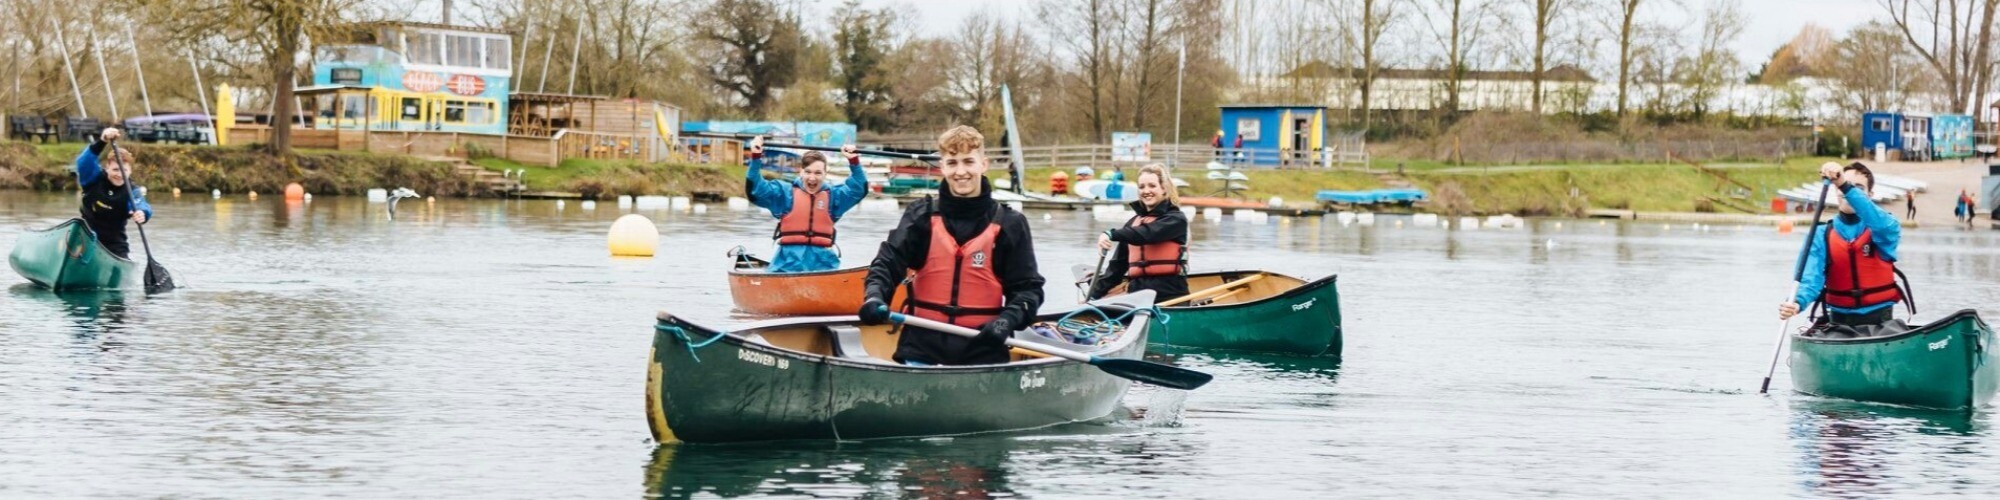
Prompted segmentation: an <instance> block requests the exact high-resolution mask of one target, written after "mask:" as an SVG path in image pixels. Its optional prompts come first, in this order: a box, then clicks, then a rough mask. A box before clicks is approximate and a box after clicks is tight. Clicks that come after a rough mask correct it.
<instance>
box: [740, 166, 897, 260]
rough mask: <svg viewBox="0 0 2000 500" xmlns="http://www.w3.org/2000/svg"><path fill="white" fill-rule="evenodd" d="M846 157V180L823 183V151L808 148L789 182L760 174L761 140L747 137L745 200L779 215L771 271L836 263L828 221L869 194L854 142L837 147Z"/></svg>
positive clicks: (773, 235)
mask: <svg viewBox="0 0 2000 500" xmlns="http://www.w3.org/2000/svg"><path fill="white" fill-rule="evenodd" d="M840 152H841V155H843V156H845V157H847V182H843V183H841V184H840V185H838V186H827V185H826V155H824V154H820V152H818V151H811V152H807V153H806V154H805V155H803V156H801V157H800V158H799V178H798V179H797V180H793V181H790V182H786V181H784V180H767V179H765V178H764V172H763V170H764V138H763V137H757V138H755V139H751V140H750V157H749V160H748V161H746V162H745V163H746V164H748V166H749V170H748V171H747V173H746V175H745V177H744V179H743V192H744V194H745V195H746V196H749V197H750V203H753V204H755V205H757V206H758V207H762V208H764V209H767V210H770V211H771V216H772V217H776V218H777V219H778V228H777V230H775V231H773V232H772V235H771V237H772V239H775V240H777V241H778V253H777V255H773V256H771V267H770V268H768V269H767V270H768V271H770V272H774V273H803V272H812V271H825V270H829V269H834V268H838V267H840V254H837V253H834V251H833V244H834V230H833V224H834V223H835V222H837V221H839V220H840V217H841V216H842V215H845V214H846V213H847V211H848V210H850V209H853V208H854V206H855V205H857V204H860V203H861V198H863V197H866V196H868V174H867V173H866V172H863V171H862V170H861V156H860V155H858V154H855V153H854V145H852V144H849V145H846V146H842V147H841V148H840Z"/></svg>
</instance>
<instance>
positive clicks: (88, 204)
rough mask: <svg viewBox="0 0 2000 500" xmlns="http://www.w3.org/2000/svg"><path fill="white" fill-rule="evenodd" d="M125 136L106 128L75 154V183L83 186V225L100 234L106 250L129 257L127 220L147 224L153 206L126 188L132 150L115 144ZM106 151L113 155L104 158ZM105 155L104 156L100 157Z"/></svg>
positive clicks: (114, 129)
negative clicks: (81, 150)
mask: <svg viewBox="0 0 2000 500" xmlns="http://www.w3.org/2000/svg"><path fill="white" fill-rule="evenodd" d="M121 137H124V134H123V133H121V132H119V131H118V129H117V128H115V127H114V128H107V129H104V133H103V134H101V135H100V136H99V140H98V141H97V142H93V143H91V144H90V146H88V147H85V148H83V152H81V153H77V155H76V183H77V184H79V185H81V186H83V208H82V210H81V211H82V212H83V223H84V225H87V226H90V232H92V233H95V234H96V235H97V242H98V243H101V244H103V245H104V249H105V250H110V251H111V253H112V254H114V255H117V256H119V257H126V256H127V255H128V254H129V253H130V252H131V250H132V247H131V243H130V242H128V241H126V239H125V221H128V220H129V221H132V222H137V223H140V224H145V223H146V221H148V220H151V219H152V218H153V205H152V204H149V203H146V197H145V196H144V195H141V194H139V192H138V189H136V188H135V187H133V186H127V185H126V184H127V183H129V182H130V179H131V178H130V177H127V176H129V175H131V173H132V171H133V170H137V169H138V168H139V166H138V165H137V164H134V163H133V162H132V151H131V150H129V149H125V148H122V147H118V146H117V145H115V144H114V143H116V142H118V139H119V138H121ZM105 148H111V154H109V155H105V154H104V150H105ZM100 155H102V156H100Z"/></svg>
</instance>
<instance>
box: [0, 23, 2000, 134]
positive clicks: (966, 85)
mask: <svg viewBox="0 0 2000 500" xmlns="http://www.w3.org/2000/svg"><path fill="white" fill-rule="evenodd" d="M1877 1H1878V2H1880V5H1879V7H1880V12H1881V17H1880V18H1879V19H1877V20H1876V21H1873V22H1870V23H1867V24H1864V25H1861V26H1858V27H1854V28H1852V29H1849V30H1847V31H1845V32H1842V33H1834V32H1831V31H1828V30H1826V29H1824V28H1818V27H1808V28H1807V29H1806V30H1804V31H1802V32H1801V33H1800V34H1799V36H1798V37H1796V38H1794V39H1793V40H1792V41H1791V43H1788V44H1786V45H1785V46H1784V47H1782V48H1780V49H1778V50H1777V51H1776V52H1775V53H1773V54H1772V55H1771V56H1770V57H1769V58H1768V59H1767V60H1765V61H1762V62H1753V61H1742V60H1739V59H1740V58H1739V57H1738V56H1737V53H1736V52H1735V51H1734V50H1733V47H1734V46H1735V45H1736V44H1737V42H1738V41H1739V40H1740V38H1741V37H1742V35H1743V31H1744V29H1745V27H1746V26H1747V24H1748V23H1749V22H1750V20H1748V19H1746V18H1745V15H1744V13H1743V9H1742V5H1741V3H1740V0H1039V1H1037V2H1033V3H1026V4H1019V5H1010V4H1000V5H997V6H994V7H989V8H988V10H984V11H979V12H976V13H973V14H971V15H969V16H967V17H965V18H963V19H960V20H958V21H957V22H956V23H955V24H953V25H951V26H948V27H945V28H943V29H939V28H938V27H934V26H925V25H923V24H922V23H924V21H923V20H922V19H920V18H918V17H916V16H915V14H913V11H914V10H915V8H914V5H916V4H894V5H886V6H884V5H873V4H862V3H860V2H859V1H858V0H846V1H843V2H839V3H834V2H831V1H820V2H812V1H809V0H459V1H458V2H457V6H456V8H455V12H457V15H456V16H455V17H454V19H453V21H454V22H456V23H460V24H470V25H476V26H482V27H489V28H496V29H502V30H506V31H508V32H510V33H513V34H514V35H515V43H514V44H513V50H514V54H511V55H510V57H511V60H512V61H515V62H516V63H517V67H516V68H515V80H514V84H513V85H514V89H516V90H522V91H546V92H573V93H577V94H590V95H603V96H612V97H636V98H645V99H654V100H659V101H663V102H667V103H670V104H674V105H677V106H680V107H682V108H683V109H684V110H685V111H686V113H685V116H687V117H689V118H690V119H769V120H812V121H846V122H851V123H854V124H856V125H857V126H858V127H860V128H861V129H862V130H864V131H866V132H868V133H873V134H882V135H884V136H896V135H908V136H913V135H917V134H921V133H926V132H929V131H934V130H936V129H938V128H940V127H943V126H945V125H948V124H954V123H965V124H972V125H975V126H978V127H981V128H982V129H987V130H998V129H999V125H1000V122H1001V116H1000V115H1001V109H1002V103H1001V102H1000V101H1001V92H1000V89H1001V88H1003V87H1005V88H1007V89H1009V90H1010V91H1011V94H1012V98H1013V103H1012V104H1013V106H1014V108H1015V110H1016V112H1017V115H1018V118H1019V119H1020V120H1021V124H1022V132H1023V134H1024V135H1025V136H1026V137H1024V138H1022V139H1024V140H1025V141H1028V142H1030V143H1036V144H1051V143H1065V142H1067V143H1099V142H1104V141H1105V140H1107V138H1108V136H1109V134H1110V133H1111V132H1114V131H1117V132H1123V131H1136V132H1150V133H1152V134H1153V135H1154V137H1155V140H1156V141H1160V142H1165V141H1168V140H1170V139H1177V140H1181V141H1187V142H1201V141H1205V140H1206V138H1207V137H1208V136H1209V135H1210V134H1212V133H1213V131H1214V130H1215V128H1216V125H1217V123H1216V122H1217V119H1218V117H1217V113H1216V111H1215V106H1216V105H1218V104H1222V103H1247V102H1262V103H1272V104H1314V103H1326V102H1329V101H1332V100H1333V99H1331V98H1330V96H1353V97H1356V98H1358V100H1359V102H1360V103H1361V104H1360V105H1358V106H1352V108H1354V109H1348V110H1340V112H1339V113H1337V115H1338V118H1339V120H1338V123H1337V125H1338V126H1340V127H1342V128H1345V129H1350V130H1359V129H1367V128H1368V127H1371V126H1374V125H1376V124H1377V123H1378V122H1379V121H1380V120H1381V118H1380V117H1379V116H1378V115H1377V113H1376V112H1375V111H1374V110H1375V109H1377V108H1378V107H1380V106H1379V105H1378V104H1377V103H1378V101H1379V99H1381V96H1380V92H1381V91H1382V90H1381V85H1380V82H1381V79H1382V78H1383V75H1385V74H1387V72H1388V71H1390V70H1428V71H1432V72H1434V73H1435V74H1438V75H1441V76H1440V77H1439V78H1438V79H1437V80H1438V82H1437V84H1436V85H1437V92H1436V94H1437V97H1436V101H1437V102H1436V103H1434V104H1432V105H1431V106H1430V107H1431V108H1433V109H1435V110H1443V111H1445V112H1456V111H1457V110H1460V109H1462V108H1464V107H1465V104H1464V103H1463V102H1462V101H1463V100H1464V96H1463V93H1464V92H1465V89H1466V88H1468V87H1467V83H1468V82H1467V79H1468V78H1469V77H1468V75H1474V74H1478V73H1479V72H1489V73H1490V72H1513V73H1517V74H1521V75H1524V76H1523V78H1525V79H1527V80H1529V81H1530V85H1531V88H1532V89H1533V90H1532V91H1531V93H1530V94H1531V95H1530V103H1529V104H1528V109H1524V110H1522V111H1528V112H1537V113H1553V112H1560V111H1581V110H1582V103H1580V101H1579V99H1587V98H1588V97H1589V96H1575V95H1567V94H1565V92H1567V91H1565V90H1559V89H1560V88H1561V87H1558V86H1554V85H1546V83H1547V82H1545V80H1547V79H1548V75H1551V74H1553V73H1554V71H1555V70H1556V69H1557V68H1560V67H1567V68H1574V69H1577V70H1581V71H1583V72H1585V73H1588V74H1589V75H1591V76H1592V77H1593V78H1595V79H1596V80H1598V81H1599V82H1601V83H1602V84H1603V85H1607V86H1610V87H1612V88H1615V89H1616V92H1615V94H1616V97H1615V103H1612V104H1611V105H1610V106H1608V107H1609V108H1610V111H1608V112H1609V113H1614V114H1615V115H1617V116H1619V117H1647V116H1650V117H1682V118H1684V119H1693V120H1703V119H1708V117H1711V116H1716V115H1721V114H1726V113H1732V112H1733V113H1743V112H1746V110H1717V109H1711V107H1712V104H1711V103H1713V102H1715V101H1716V97H1717V96H1718V95H1721V94H1722V93H1724V92H1727V90H1728V89H1729V88H1731V87H1732V86H1735V85H1743V84H1750V83H1758V84H1765V85H1772V86H1774V87H1780V88H1785V87H1787V86H1794V87H1796V86H1799V83H1798V82H1800V81H1801V80H1800V79H1801V78H1817V79H1820V81H1828V82H1834V83H1835V84H1837V85H1835V86H1836V87H1837V88H1838V92H1835V93H1834V94H1833V95H1830V96H1815V95H1809V94H1807V93H1805V92H1804V91H1800V92H1799V93H1798V95H1795V96H1790V97H1788V98H1787V99H1786V100H1785V101H1786V102H1783V103H1779V105H1778V107H1779V108H1782V109H1777V110H1765V112H1772V113H1800V112H1802V110H1804V109H1807V108H1811V107H1815V106H1817V107H1825V106H1836V107H1837V109H1840V110H1843V111H1861V110H1869V109H1894V108H1898V107H1903V108H1923V109H1928V110H1934V111H1953V110H1956V111H1958V112H1967V113H1969V112H1973V111H1974V110H1976V109H1983V108H1984V107H1985V106H1987V105H1990V104H1991V103H1990V102H1988V101H1987V99H1986V97H1987V96H1988V95H1990V93H1991V92H1992V91H1993V89H1994V87H1995V84H1994V81H1993V80H1994V71H1995V69H1996V68H1995V64H1994V61H1995V54H1994V53H1993V52H1994V50H1993V45H1994V40H1993V35H1994V34H1993V31H1994V28H1995V23H1994V15H1995V12H1996V7H2000V5H1996V4H2000V0H1877ZM0 2H4V4H0V5H4V6H5V8H6V10H7V12H6V13H5V14H4V15H0V28H5V29H4V30H0V50H5V51H6V52H0V57H3V58H6V59H5V63H4V64H5V65H4V66H0V67H5V68H8V69H9V70H10V71H9V72H8V73H0V75H6V77H7V81H0V95H4V96H6V97H5V99H4V100H0V105H5V106H6V107H7V110H8V112H9V113H37V114H44V115H49V116H63V115H77V114H82V113H88V114H90V115H91V116H103V117H109V116H111V115H112V110H111V109H110V108H111V107H112V106H113V105H116V106H119V107H120V108H121V109H120V110H119V111H120V114H123V115H127V116H129V115H134V114H137V113H138V111H139V109H140V108H139V106H137V105H136V103H137V102H138V101H139V100H140V99H139V97H140V95H141V94H142V93H144V94H145V95H146V96H147V97H150V100H151V101H152V102H153V108H154V109H155V110H174V111H195V110H198V109H199V106H198V104H200V103H199V102H197V101H198V100H199V99H200V91H198V90H197V88H196V86H195V85H194V83H193V79H194V78H195V77H197V76H199V77H200V78H201V79H202V80H203V81H204V82H205V84H206V85H208V86H209V87H211V88H212V87H213V86H214V85H215V84H217V83H224V82H227V83H231V84H232V85H235V86H238V87H250V88H257V89H268V90H267V91H261V92H257V95H260V96H265V99H264V101H266V102H263V103H262V104H263V105H264V109H267V110H269V111H270V112H272V113H273V114H276V115H283V116H288V115H289V114H291V113H293V112H294V110H292V109H290V108H291V107H293V106H292V103H293V102H294V101H292V100H291V99H289V98H287V96H289V95H290V88H291V87H292V86H295V85H301V84H304V83H306V82H305V80H306V79H307V78H306V76H305V75H306V73H305V71H306V70H307V69H308V68H307V66H305V64H307V63H305V60H306V59H307V58H305V57H304V56H303V55H302V54H304V53H305V51H307V50H308V49H309V48H310V47H311V43H312V40H314V39H315V38H316V35H323V34H324V33H323V32H321V31H319V30H324V29H326V28H327V27H329V26H337V25H340V24H343V23H352V22H364V21H378V20H411V21H425V22H435V21H436V20H437V13H436V9H437V5H436V4H434V3H432V4H415V5H412V4H406V3H400V2H387V1H385V0H171V1H169V0H82V1H80V2H78V1H61V2H58V1H56V0H0ZM1010 8H1011V9H1016V10H1012V11H1008V10H994V9H1010ZM420 9H421V10H420ZM57 33H60V34H61V35H62V37H61V38H60V40H58V37H56V36H54V35H56V34H57ZM65 55H67V56H68V57H67V61H65V57H64V56H65ZM1183 61H1184V62H1183ZM100 63H102V64H101V66H102V67H103V68H104V69H103V70H102V74H101V76H100V73H99V70H98V67H99V66H100ZM1312 66H1318V67H1322V68H1328V69H1329V71H1328V72H1327V74H1331V75H1334V76H1336V77H1335V78H1306V77H1300V74H1301V71H1300V70H1301V68H1306V67H1312ZM65 68H68V70H65ZM140 68H143V70H144V76H145V80H146V86H145V88H144V89H141V88H140V86H139V84H138V78H137V76H138V72H139V71H138V70H139V69H140ZM1183 68H1184V69H1183ZM70 72H74V73H75V74H76V75H77V76H76V81H74V83H72V81H71V79H70V78H69V77H68V76H67V75H68V73H70ZM572 75H574V76H572ZM93 76H100V78H91V77H93ZM98 80H109V84H108V85H107V84H104V83H101V82H99V81H98ZM282 82H289V83H291V84H292V85H281V84H280V83H282ZM107 87H108V89H107ZM75 92H81V93H82V94H84V99H83V102H82V104H81V106H82V109H78V106H79V104H78V102H77V99H76V98H75V97H74V93H75ZM1177 98H1178V100H1177ZM1177 102H1178V103H1179V106H1176V103H1177ZM1176 109H1178V110H1179V113H1178V114H1176ZM1688 117H1692V118H1688ZM1176 129H1178V132H1179V136H1178V137H1173V135H1174V133H1175V132H1176ZM996 136H997V134H996ZM283 140H284V139H283V138H282V134H279V137H277V138H275V139H274V142H277V141H283Z"/></svg>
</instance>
